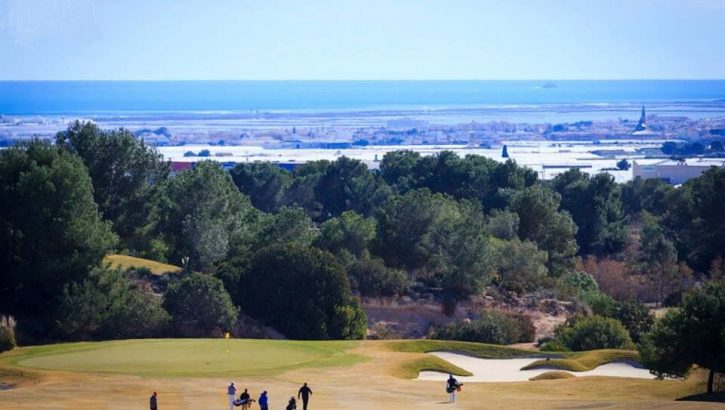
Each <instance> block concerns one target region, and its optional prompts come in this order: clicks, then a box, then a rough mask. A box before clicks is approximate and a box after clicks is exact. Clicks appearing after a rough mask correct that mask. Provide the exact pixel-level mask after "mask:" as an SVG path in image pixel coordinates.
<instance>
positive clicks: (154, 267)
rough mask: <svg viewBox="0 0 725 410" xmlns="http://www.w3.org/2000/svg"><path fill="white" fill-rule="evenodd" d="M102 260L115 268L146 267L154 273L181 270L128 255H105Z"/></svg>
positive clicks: (160, 273) (159, 273)
mask: <svg viewBox="0 0 725 410" xmlns="http://www.w3.org/2000/svg"><path fill="white" fill-rule="evenodd" d="M103 262H104V263H108V264H110V265H111V267H112V268H115V269H118V268H121V269H130V268H147V269H148V270H150V271H151V273H152V274H154V275H163V274H165V273H176V272H181V268H180V267H178V266H174V265H169V264H166V263H161V262H156V261H152V260H150V259H143V258H136V257H134V256H128V255H107V256H106V257H105V258H103Z"/></svg>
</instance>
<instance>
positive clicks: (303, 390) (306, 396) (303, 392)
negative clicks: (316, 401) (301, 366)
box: [297, 383, 312, 410]
mask: <svg viewBox="0 0 725 410" xmlns="http://www.w3.org/2000/svg"><path fill="white" fill-rule="evenodd" d="M310 394H312V389H310V388H309V387H307V383H305V384H304V385H303V386H302V387H300V391H298V392H297V399H299V398H300V397H302V410H307V403H309V401H310Z"/></svg>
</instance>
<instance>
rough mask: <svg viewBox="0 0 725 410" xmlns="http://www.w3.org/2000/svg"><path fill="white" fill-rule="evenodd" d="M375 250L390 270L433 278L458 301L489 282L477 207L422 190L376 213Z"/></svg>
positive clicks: (489, 269) (488, 251)
mask: <svg viewBox="0 0 725 410" xmlns="http://www.w3.org/2000/svg"><path fill="white" fill-rule="evenodd" d="M374 248H375V251H376V254H377V255H380V256H382V257H383V259H385V262H386V263H387V264H388V265H389V266H393V267H397V268H405V269H406V270H407V271H408V272H409V273H411V274H412V276H420V277H421V278H422V279H427V280H432V281H434V282H436V284H438V285H440V286H443V288H444V289H445V290H446V291H447V292H450V293H451V296H455V297H460V296H467V295H469V294H471V293H476V292H477V291H479V290H480V289H481V288H482V286H484V285H485V284H487V283H488V282H489V281H490V279H491V273H492V269H493V264H492V263H491V260H490V259H491V254H492V251H491V247H490V244H489V239H488V236H487V235H486V233H485V229H484V224H483V211H482V209H481V206H480V204H478V203H477V202H472V201H462V202H461V203H458V202H456V201H455V200H454V199H453V198H450V197H448V196H445V195H442V194H433V193H431V191H430V190H428V189H427V188H423V189H416V190H411V191H408V192H406V193H405V195H402V196H393V197H392V198H391V199H390V200H389V201H388V203H386V204H385V205H384V206H383V207H382V208H381V209H380V211H379V212H378V229H377V236H376V241H375V246H374Z"/></svg>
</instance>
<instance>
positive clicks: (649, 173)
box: [632, 158, 725, 185]
mask: <svg viewBox="0 0 725 410" xmlns="http://www.w3.org/2000/svg"><path fill="white" fill-rule="evenodd" d="M710 167H725V159H717V158H712V159H711V158H691V159H687V160H684V161H674V160H670V159H666V160H655V161H654V162H653V161H651V160H649V161H648V160H640V161H634V162H633V164H632V174H633V177H634V178H637V177H640V178H658V179H661V180H663V181H667V182H668V183H670V184H672V185H680V184H682V183H684V182H685V181H687V180H688V179H692V178H697V177H699V176H700V175H702V174H703V173H704V172H705V171H707V170H708V169H710Z"/></svg>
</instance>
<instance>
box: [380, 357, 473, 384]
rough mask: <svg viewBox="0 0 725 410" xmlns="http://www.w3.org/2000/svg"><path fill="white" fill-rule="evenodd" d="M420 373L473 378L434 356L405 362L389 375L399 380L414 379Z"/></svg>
mask: <svg viewBox="0 0 725 410" xmlns="http://www.w3.org/2000/svg"><path fill="white" fill-rule="evenodd" d="M422 371H433V372H441V373H449V374H455V375H456V376H473V373H471V372H469V371H467V370H465V369H462V368H460V367H458V366H456V365H454V364H451V363H449V362H447V361H445V360H443V359H441V358H438V357H435V356H427V357H421V358H419V359H415V360H411V361H408V362H405V363H403V364H401V365H400V366H398V367H397V368H395V369H393V371H392V372H391V374H392V375H393V376H395V377H398V378H401V379H415V378H417V377H418V374H419V373H420V372H422Z"/></svg>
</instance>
